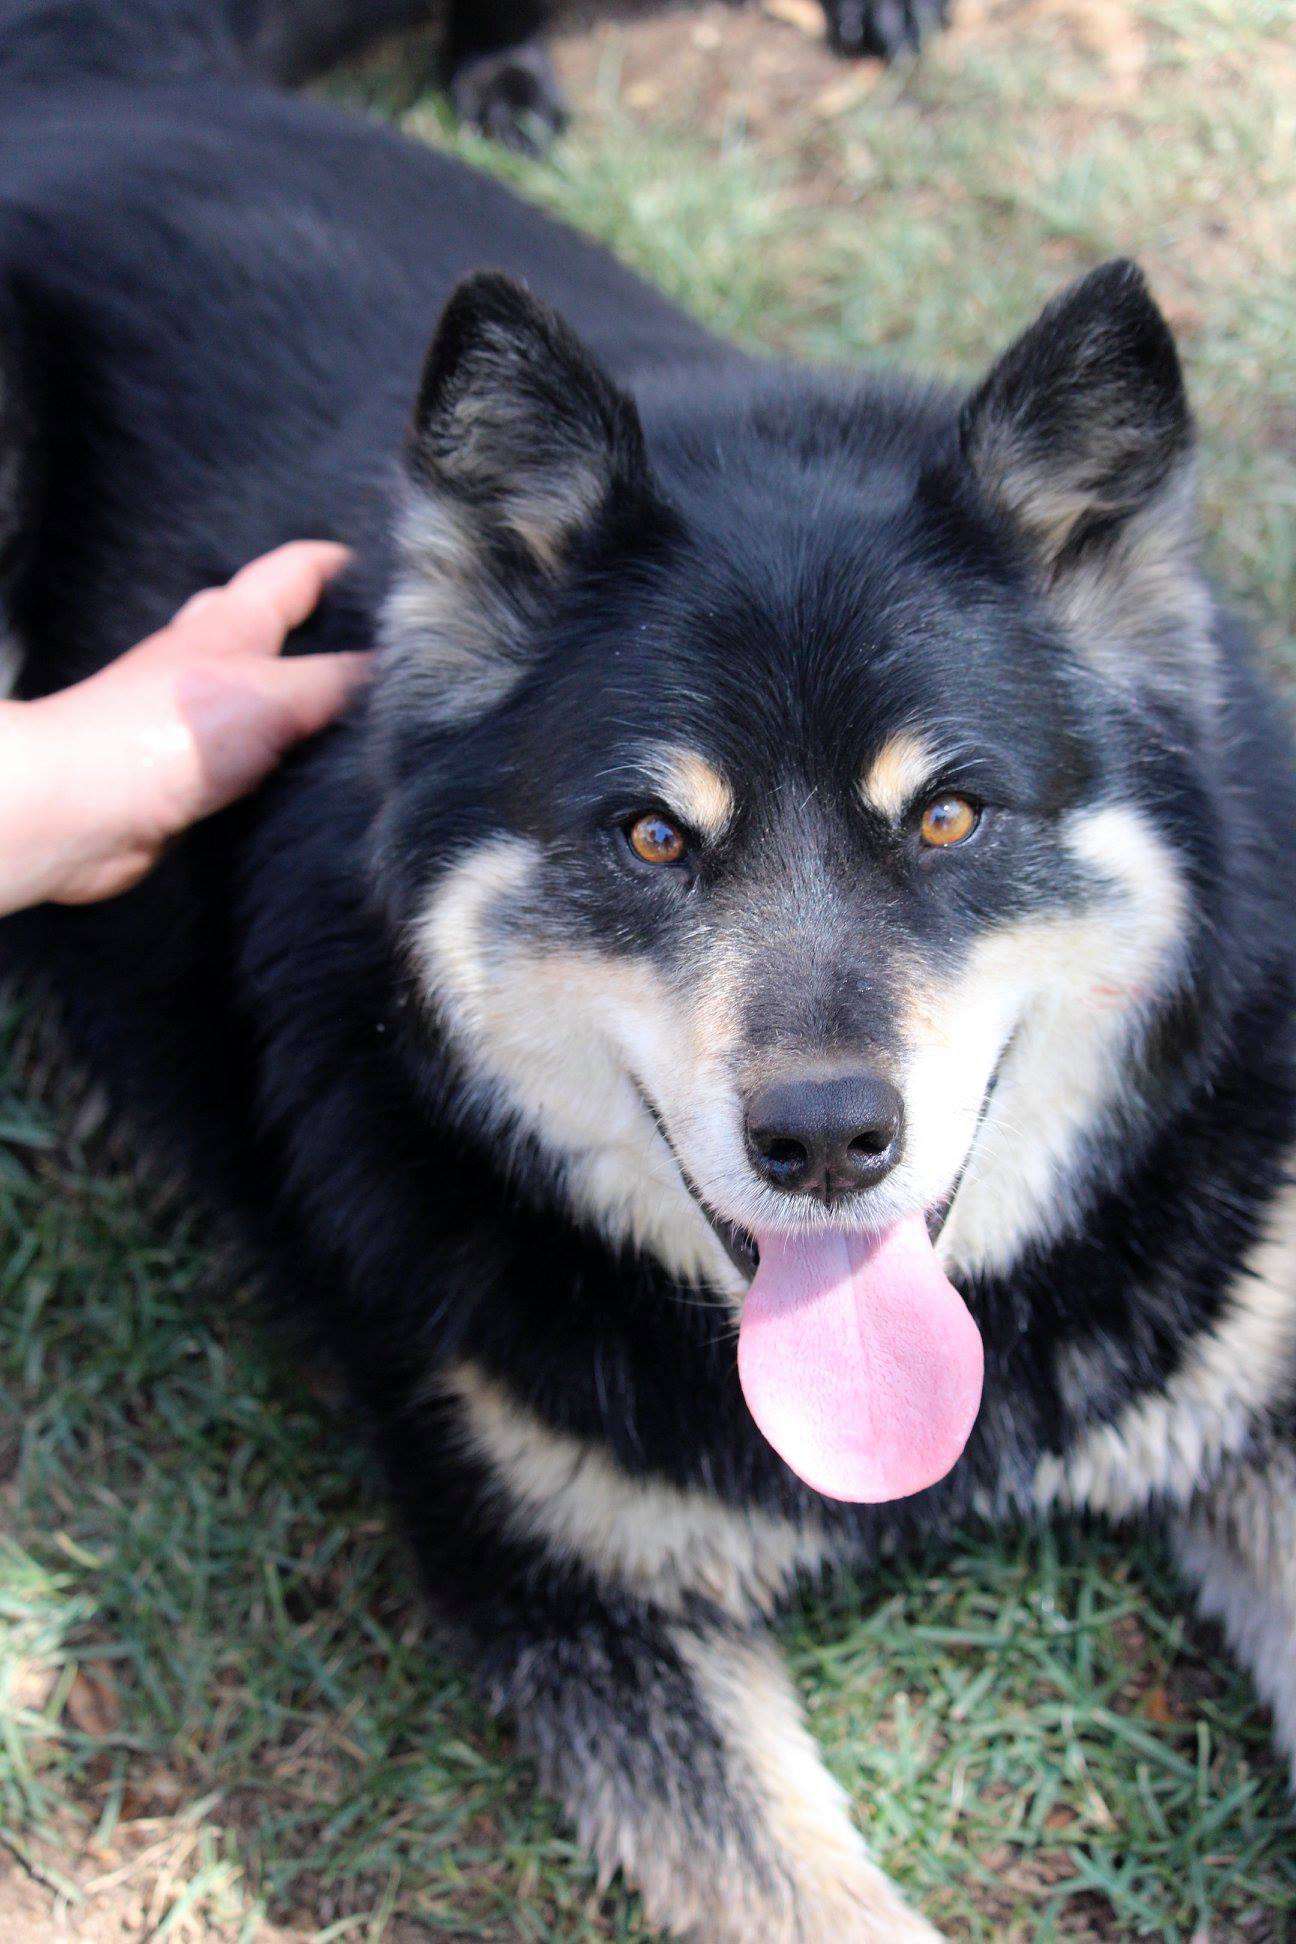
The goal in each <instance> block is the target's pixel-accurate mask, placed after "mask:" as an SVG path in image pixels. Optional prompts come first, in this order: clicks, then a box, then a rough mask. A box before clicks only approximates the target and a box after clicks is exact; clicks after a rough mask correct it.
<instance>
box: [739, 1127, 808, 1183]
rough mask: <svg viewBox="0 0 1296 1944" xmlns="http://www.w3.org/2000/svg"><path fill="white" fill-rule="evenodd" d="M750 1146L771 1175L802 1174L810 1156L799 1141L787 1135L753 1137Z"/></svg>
mask: <svg viewBox="0 0 1296 1944" xmlns="http://www.w3.org/2000/svg"><path fill="white" fill-rule="evenodd" d="M752 1146H753V1147H754V1148H755V1149H756V1152H757V1154H758V1155H759V1156H760V1158H761V1160H762V1161H763V1162H764V1163H765V1165H766V1167H767V1168H769V1170H770V1171H771V1173H774V1174H778V1175H782V1176H788V1175H796V1174H800V1173H802V1171H803V1170H804V1169H805V1168H806V1167H808V1165H809V1162H810V1156H809V1154H808V1153H807V1151H806V1149H805V1148H804V1147H803V1146H802V1144H801V1142H800V1141H794V1140H792V1139H790V1138H789V1137H788V1136H787V1135H781V1134H757V1135H755V1136H753V1139H752Z"/></svg>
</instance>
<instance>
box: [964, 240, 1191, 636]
mask: <svg viewBox="0 0 1296 1944" xmlns="http://www.w3.org/2000/svg"><path fill="white" fill-rule="evenodd" d="M959 439H960V445H961V448H962V453H963V458H964V460H965V462H966V463H967V465H969V466H970V467H971V469H972V471H973V473H974V474H975V476H976V479H977V482H978V485H979V487H980V489H981V492H982V493H983V495H984V496H985V497H986V498H987V499H988V500H989V501H990V503H991V504H992V506H994V508H995V509H996V510H997V511H998V512H999V513H1000V514H1001V515H1002V516H1004V517H1005V518H1006V519H1007V520H1008V521H1009V522H1010V524H1011V525H1012V526H1013V527H1014V528H1015V529H1016V531H1017V534H1018V537H1019V539H1020V541H1021V542H1022V544H1023V545H1024V548H1025V550H1026V552H1027V555H1028V556H1029V557H1031V558H1033V560H1034V562H1035V565H1036V568H1037V570H1038V574H1039V578H1040V582H1041V585H1042V586H1043V587H1044V588H1045V589H1047V590H1048V592H1049V594H1050V596H1051V598H1052V600H1053V602H1054V604H1055V606H1057V607H1059V608H1060V609H1061V610H1062V612H1063V615H1064V617H1065V618H1066V619H1067V620H1068V621H1070V622H1072V623H1073V624H1075V625H1076V626H1078V627H1079V629H1080V630H1081V632H1082V633H1083V634H1085V635H1086V636H1089V637H1091V638H1092V640H1093V642H1094V645H1095V647H1096V648H1100V647H1101V644H1102V642H1103V640H1104V639H1105V640H1106V641H1107V643H1108V645H1109V647H1110V649H1112V650H1115V651H1117V652H1119V651H1120V650H1122V649H1128V648H1131V647H1134V646H1138V645H1144V644H1146V643H1147V642H1149V641H1151V640H1153V639H1155V640H1156V641H1157V642H1159V643H1160V647H1161V649H1162V651H1163V652H1165V653H1173V652H1174V647H1175V644H1174V642H1173V641H1172V640H1171V637H1172V636H1176V635H1177V636H1179V637H1181V639H1180V640H1179V644H1178V645H1179V647H1180V648H1184V647H1186V646H1187V645H1189V644H1188V643H1187V640H1186V637H1187V636H1188V635H1191V636H1192V637H1193V641H1194V643H1195V645H1196V647H1197V648H1198V649H1200V646H1201V643H1200V636H1201V632H1202V629H1203V627H1204V626H1205V625H1206V623H1205V620H1204V617H1205V615H1206V614H1207V612H1208V598H1207V596H1206V594H1205V590H1204V587H1203V585H1202V583H1201V580H1200V576H1199V574H1198V571H1197V566H1196V518H1195V506H1194V497H1193V465H1192V454H1193V426H1192V416H1191V413H1190V411H1189V408H1188V400H1187V395H1186V393H1185V391H1184V383H1183V375H1182V372H1181V371H1180V367H1179V358H1178V354H1177V352H1176V350H1175V345H1174V339H1173V338H1172V336H1171V334H1170V329H1169V326H1168V325H1167V324H1166V321H1165V319H1164V318H1163V317H1162V315H1161V313H1160V311H1159V310H1158V309H1157V307H1156V305H1155V303H1154V302H1153V301H1152V298H1151V296H1150V294H1149V292H1148V288H1147V284H1146V282H1145V280H1144V277H1143V274H1142V272H1141V271H1140V270H1139V269H1138V267H1137V265H1135V264H1133V263H1128V262H1114V263H1108V264H1104V265H1103V266H1102V267H1101V268H1099V269H1097V270H1095V271H1093V272H1091V274H1090V275H1089V276H1087V277H1084V278H1082V279H1081V280H1080V282H1078V283H1076V284H1073V285H1072V286H1071V287H1070V289H1068V290H1064V291H1063V292H1062V294H1061V295H1060V296H1058V297H1055V298H1054V299H1053V301H1052V302H1051V303H1050V304H1049V305H1047V306H1046V308H1045V309H1044V311H1043V312H1042V313H1041V315H1040V316H1039V317H1038V318H1037V320H1036V321H1035V323H1034V324H1032V325H1031V327H1030V329H1029V330H1027V331H1026V332H1024V333H1023V335H1022V336H1021V337H1019V338H1018V340H1017V342H1016V343H1015V344H1014V345H1012V346H1011V347H1010V348H1009V350H1008V351H1006V352H1005V353H1004V355H1003V357H1002V358H1001V359H1000V360H999V362H998V364H996V365H995V366H994V368H993V369H992V370H991V372H990V374H989V376H988V377H987V378H986V379H985V381H984V382H983V383H982V384H981V385H980V386H979V387H978V388H977V390H976V391H974V392H973V394H972V396H971V397H970V398H969V399H968V401H967V403H966V404H965V406H964V407H963V412H962V415H961V418H960V421H959Z"/></svg>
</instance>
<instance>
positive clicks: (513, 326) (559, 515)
mask: <svg viewBox="0 0 1296 1944" xmlns="http://www.w3.org/2000/svg"><path fill="white" fill-rule="evenodd" d="M411 453H412V459H413V466H414V472H415V477H416V479H417V480H419V481H421V483H422V484H423V485H425V486H426V487H427V488H428V489H429V490H430V491H431V492H433V493H435V494H438V495H442V496H444V497H447V498H449V499H451V500H452V501H453V502H454V503H455V504H456V506H458V507H459V508H461V509H462V510H463V512H464V514H465V515H466V516H467V517H468V518H469V519H470V521H471V522H473V523H474V524H475V525H476V526H477V527H478V529H479V531H481V532H482V534H483V535H485V536H486V537H488V538H495V539H504V540H506V541H510V542H512V543H514V544H515V545H516V546H517V547H518V548H519V549H521V551H522V553H523V554H524V556H527V557H529V559H530V560H531V561H532V562H533V563H534V564H535V566H536V567H537V568H539V569H540V570H541V572H543V573H547V574H552V573H555V572H557V571H558V570H559V569H560V568H561V566H562V563H563V560H564V558H565V557H566V555H567V553H568V552H569V550H570V549H571V547H572V546H574V545H575V544H576V542H577V541H578V540H579V538H580V535H581V533H582V531H584V530H585V529H586V528H588V527H589V526H590V525H591V524H592V523H593V522H594V521H596V520H598V519H599V518H600V516H601V515H602V514H603V513H604V511H605V510H606V508H607V507H608V505H609V503H610V502H611V501H612V500H613V499H614V498H615V499H618V500H619V501H620V503H621V504H622V505H623V506H624V505H625V503H626V501H627V498H628V497H638V496H639V495H640V494H642V493H643V492H644V490H646V487H647V480H648V467H647V461H646V459H645V456H644V442H643V432H642V429H641V427H640V424H639V414H638V412H637V411H636V409H635V406H634V402H633V400H631V399H630V398H629V397H627V396H626V394H625V393H623V392H621V391H619V390H618V389H617V387H616V386H615V385H614V384H613V383H612V381H611V380H610V379H609V378H608V377H607V375H606V373H605V372H603V371H602V370H601V369H600V367H599V366H598V364H597V363H596V362H595V360H594V359H593V358H592V357H591V356H590V354H589V352H588V351H586V349H585V347H584V346H583V345H582V344H581V343H580V341H579V340H578V339H577V338H576V337H575V335H574V334H573V333H572V332H571V331H570V330H568V328H567V326H566V325H565V324H564V323H563V321H562V319H561V318H560V317H558V316H557V315H556V314H555V313H554V312H553V311H551V310H550V309H548V307H547V306H546V305H544V304H541V303H539V302H538V301H537V300H536V298H534V297H532V296H531V294H530V292H529V291H527V290H526V289H525V288H524V287H523V286H522V285H521V284H519V283H516V282H514V280H513V279H512V278H511V277H505V276H502V275H499V274H498V273H496V272H491V271H483V272H479V273H478V274H477V275H476V276H472V277H469V278H467V279H466V280H465V282H463V283H461V284H460V285H459V288H458V289H457V290H456V291H455V293H454V295H453V297H452V298H451V299H450V302H449V304H448V305H447V307H446V310H445V314H444V316H443V317H442V319H441V326H440V329H439V330H438V331H437V334H436V337H435V339H434V341H433V344H432V349H431V351H430V352H429V354H428V360H427V364H426V367H425V368H424V373H423V384H422V388H421V390H420V392H419V400H418V406H417V409H416V411H415V416H414V432H413V439H412V445H411Z"/></svg>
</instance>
